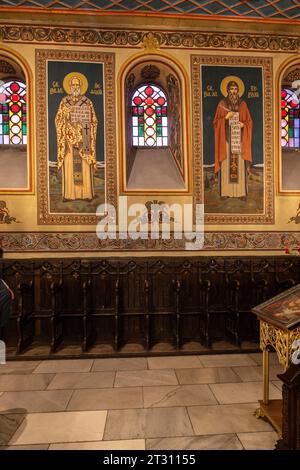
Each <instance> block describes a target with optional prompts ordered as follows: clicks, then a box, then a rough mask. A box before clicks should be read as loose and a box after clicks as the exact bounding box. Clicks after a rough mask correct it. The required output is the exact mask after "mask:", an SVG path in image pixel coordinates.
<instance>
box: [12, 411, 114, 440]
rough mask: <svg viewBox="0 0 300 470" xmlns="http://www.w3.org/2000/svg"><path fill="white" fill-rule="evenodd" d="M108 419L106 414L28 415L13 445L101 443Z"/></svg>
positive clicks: (15, 435)
mask: <svg viewBox="0 0 300 470" xmlns="http://www.w3.org/2000/svg"><path fill="white" fill-rule="evenodd" d="M106 415H107V412H106V411H77V412H68V413H35V414H28V415H27V416H26V419H24V421H23V422H22V424H21V426H20V427H19V428H18V430H17V431H16V433H15V434H14V436H13V437H12V438H11V440H10V442H9V445H29V444H47V443H56V442H77V441H87V442H90V441H99V440H101V439H102V437H103V431H104V426H105V420H106Z"/></svg>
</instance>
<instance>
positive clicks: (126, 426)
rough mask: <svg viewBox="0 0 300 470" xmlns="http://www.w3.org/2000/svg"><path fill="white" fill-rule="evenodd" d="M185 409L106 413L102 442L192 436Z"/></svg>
mask: <svg viewBox="0 0 300 470" xmlns="http://www.w3.org/2000/svg"><path fill="white" fill-rule="evenodd" d="M193 434H194V433H193V429H192V426H191V423H190V420H189V417H188V414H187V411H186V409H185V408H182V407H180V408H176V407H174V408H148V409H144V410H117V411H116V410H112V411H109V412H108V415H107V422H106V426H105V433H104V440H108V441H109V440H115V439H145V438H150V437H173V436H192V435H193Z"/></svg>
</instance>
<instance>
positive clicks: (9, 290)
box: [1, 279, 15, 300]
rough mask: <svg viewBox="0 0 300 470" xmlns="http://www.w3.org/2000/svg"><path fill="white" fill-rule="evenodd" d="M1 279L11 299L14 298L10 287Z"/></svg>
mask: <svg viewBox="0 0 300 470" xmlns="http://www.w3.org/2000/svg"><path fill="white" fill-rule="evenodd" d="M1 281H2V282H3V284H4V285H5V287H6V289H7V290H8V292H9V293H10V295H11V299H12V300H14V298H15V294H14V293H13V291H12V290H11V289H10V287H9V286H8V285H7V284H6V282H5V281H3V279H1Z"/></svg>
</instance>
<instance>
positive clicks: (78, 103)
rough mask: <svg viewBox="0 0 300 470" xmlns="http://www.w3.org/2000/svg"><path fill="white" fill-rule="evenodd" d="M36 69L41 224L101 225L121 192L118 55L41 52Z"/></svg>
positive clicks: (37, 56) (38, 53)
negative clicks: (104, 207) (100, 216)
mask: <svg viewBox="0 0 300 470" xmlns="http://www.w3.org/2000/svg"><path fill="white" fill-rule="evenodd" d="M36 67H37V73H38V74H39V78H40V81H42V82H43V84H44V85H45V88H44V87H43V86H41V88H40V87H37V116H38V156H39V168H38V178H39V207H40V211H39V222H40V223H69V224H73V223H74V224H75V223H80V222H81V223H95V221H96V217H95V213H96V209H97V207H98V206H99V205H100V204H104V203H106V202H111V203H113V202H114V198H115V194H116V192H115V169H114V168H115V133H114V129H115V112H114V94H113V93H112V91H113V89H114V59H113V54H105V55H104V54H98V53H97V54H89V53H87V52H81V53H79V52H61V51H37V53H36ZM45 90H46V92H45ZM44 105H45V109H47V112H46V113H45V112H43V113H42V114H41V113H40V109H41V108H42V107H43V106H44ZM104 136H106V137H105V138H104ZM108 176H109V179H108ZM107 181H109V184H107Z"/></svg>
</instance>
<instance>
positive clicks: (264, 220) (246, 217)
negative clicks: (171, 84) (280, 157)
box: [191, 55, 274, 225]
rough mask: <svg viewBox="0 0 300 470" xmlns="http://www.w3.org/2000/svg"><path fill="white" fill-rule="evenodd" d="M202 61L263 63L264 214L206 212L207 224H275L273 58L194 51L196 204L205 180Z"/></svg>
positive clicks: (235, 63)
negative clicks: (217, 54) (213, 54)
mask: <svg viewBox="0 0 300 470" xmlns="http://www.w3.org/2000/svg"><path fill="white" fill-rule="evenodd" d="M201 65H219V66H240V67H261V68H262V71H263V73H262V75H263V103H264V110H263V111H264V114H263V116H264V212H263V213H262V214H226V213H224V214H216V213H215V214H213V213H212V214H205V223H207V224H230V225H232V224H251V225H261V224H273V223H274V189H273V174H274V173H273V130H272V119H273V105H272V59H271V58H267V57H266V58H262V57H248V56H246V57H245V56H243V57H241V56H234V57H232V56H210V55H192V56H191V74H192V102H193V120H194V122H193V129H194V141H193V156H194V157H193V158H194V163H193V164H194V204H203V203H204V184H203V138H202V106H201Z"/></svg>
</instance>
